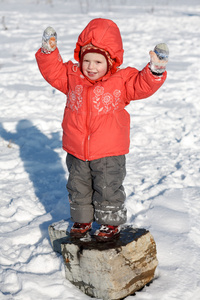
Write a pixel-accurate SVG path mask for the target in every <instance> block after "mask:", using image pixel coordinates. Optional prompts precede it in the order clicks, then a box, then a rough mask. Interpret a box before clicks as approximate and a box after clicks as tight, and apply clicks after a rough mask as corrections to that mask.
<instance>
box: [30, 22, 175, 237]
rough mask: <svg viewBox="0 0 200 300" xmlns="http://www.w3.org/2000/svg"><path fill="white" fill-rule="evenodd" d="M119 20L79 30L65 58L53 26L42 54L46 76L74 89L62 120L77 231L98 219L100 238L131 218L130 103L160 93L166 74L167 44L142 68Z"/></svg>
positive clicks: (113, 234) (116, 231)
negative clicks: (129, 56) (128, 52)
mask: <svg viewBox="0 0 200 300" xmlns="http://www.w3.org/2000/svg"><path fill="white" fill-rule="evenodd" d="M123 52H124V50H123V45H122V39H121V35H120V31H119V29H118V27H117V25H116V24H115V23H114V22H113V21H111V20H108V19H101V18H97V19H94V20H92V21H91V22H90V23H89V24H88V25H87V26H86V28H85V29H84V30H83V31H82V33H81V34H80V36H79V37H78V41H77V43H76V48H75V50H74V58H75V60H76V61H78V64H74V63H73V62H71V61H68V62H67V63H63V61H62V58H61V56H60V54H59V51H58V48H57V34H56V32H55V30H54V29H53V28H52V27H48V28H47V29H46V30H45V31H44V34H43V40H42V48H41V49H39V50H38V52H37V53H36V59H37V63H38V66H39V69H40V72H41V73H42V75H43V77H44V79H45V80H46V81H47V82H48V83H50V84H51V85H52V86H53V87H55V88H56V89H58V90H60V91H61V92H63V93H64V94H66V95H67V102H66V107H65V112H64V118H63V122H62V127H63V149H64V150H65V151H66V152H67V153H68V154H67V159H66V163H67V167H68V171H69V179H68V183H67V189H68V192H69V201H70V212H71V218H72V220H73V222H74V224H73V227H72V228H71V231H70V233H71V235H72V236H75V237H82V236H84V235H85V234H86V233H87V232H88V231H89V230H90V229H91V227H92V222H93V221H94V220H95V221H96V222H97V223H98V224H100V225H101V226H100V228H99V230H97V231H96V232H95V234H94V236H95V237H96V239H97V240H98V241H109V240H111V239H112V238H114V237H117V236H119V233H120V225H121V224H124V223H125V222H126V208H125V205H124V202H125V192H124V187H123V180H124V178H125V173H126V169H125V154H127V153H128V152H129V143H130V140H129V135H130V116H129V114H128V112H127V111H126V110H125V109H124V108H125V107H126V105H128V104H129V103H130V101H132V100H138V99H143V98H147V97H149V96H151V95H152V94H154V93H155V92H156V91H157V90H158V89H159V88H160V86H161V85H162V84H163V83H164V81H165V79H166V71H165V67H166V64H167V61H168V54H169V51H168V48H167V45H166V44H159V45H157V46H156V47H155V49H154V52H153V51H150V63H148V64H147V65H146V66H145V67H144V69H143V70H142V71H138V70H137V69H135V68H132V67H127V68H125V69H121V70H120V69H118V67H119V66H120V65H121V64H122V62H123Z"/></svg>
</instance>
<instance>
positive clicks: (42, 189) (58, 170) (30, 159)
mask: <svg viewBox="0 0 200 300" xmlns="http://www.w3.org/2000/svg"><path fill="white" fill-rule="evenodd" d="M0 135H1V137H2V138H3V139H5V140H6V141H12V142H13V143H15V144H17V145H18V146H19V148H20V157H21V160H22V161H23V163H24V169H25V171H26V172H27V173H28V174H29V178H30V180H31V181H32V183H33V186H34V190H35V195H36V197H37V198H38V199H39V201H40V202H41V203H42V205H43V206H44V208H45V211H46V213H49V214H50V215H51V220H50V221H48V222H44V223H42V224H41V225H40V229H41V232H43V234H45V236H46V234H47V229H48V226H49V225H50V224H52V223H53V222H56V221H58V220H61V219H66V218H69V204H68V199H67V190H66V170H64V168H63V166H62V163H61V160H60V157H59V155H58V153H56V151H55V149H56V148H59V147H61V141H60V138H59V133H58V132H56V133H52V136H51V138H48V137H47V136H46V135H44V134H43V133H42V132H41V131H40V130H39V129H38V128H37V127H35V126H33V124H32V123H31V122H30V121H29V120H21V121H19V122H18V124H17V127H16V133H11V132H8V131H6V130H5V129H4V128H3V126H2V125H1V124H0ZM22 196H23V195H22Z"/></svg>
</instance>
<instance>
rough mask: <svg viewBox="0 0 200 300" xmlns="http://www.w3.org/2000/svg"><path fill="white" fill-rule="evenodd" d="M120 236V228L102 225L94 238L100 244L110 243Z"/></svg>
mask: <svg viewBox="0 0 200 300" xmlns="http://www.w3.org/2000/svg"><path fill="white" fill-rule="evenodd" d="M119 235H120V227H119V226H111V225H101V227H100V229H99V230H97V231H96V232H95V233H94V237H95V239H96V240H97V241H98V242H108V241H111V240H112V239H114V238H118V237H119Z"/></svg>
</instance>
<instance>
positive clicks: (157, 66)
mask: <svg viewBox="0 0 200 300" xmlns="http://www.w3.org/2000/svg"><path fill="white" fill-rule="evenodd" d="M149 54H150V69H151V71H152V73H153V74H156V75H162V73H164V72H165V70H166V65H167V63H168V58H169V48H168V46H167V45H166V44H165V43H161V44H158V45H156V47H155V48H154V51H150V52H149Z"/></svg>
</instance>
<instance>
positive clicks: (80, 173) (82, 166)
mask: <svg viewBox="0 0 200 300" xmlns="http://www.w3.org/2000/svg"><path fill="white" fill-rule="evenodd" d="M66 163H67V168H68V171H69V178H68V183H67V190H68V193H69V202H70V213H71V219H72V220H73V222H78V223H89V222H92V221H96V222H97V223H99V224H104V225H106V224H107V225H115V226H117V225H121V224H123V223H125V222H126V208H125V206H124V202H125V198H126V195H125V192H124V187H123V185H122V183H123V180H124V178H125V175H126V166H125V164H126V158H125V155H120V156H112V157H104V158H100V159H96V160H93V161H82V160H80V159H78V158H76V157H74V156H73V155H71V154H67V159H66Z"/></svg>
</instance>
